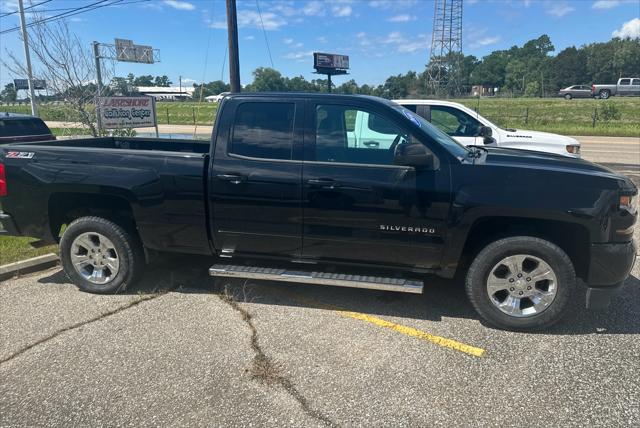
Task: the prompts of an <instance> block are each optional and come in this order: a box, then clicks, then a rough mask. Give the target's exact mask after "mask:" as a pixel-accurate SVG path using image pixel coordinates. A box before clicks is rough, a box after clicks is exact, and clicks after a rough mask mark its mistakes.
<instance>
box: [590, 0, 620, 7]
mask: <svg viewBox="0 0 640 428" xmlns="http://www.w3.org/2000/svg"><path fill="white" fill-rule="evenodd" d="M619 4H620V2H619V1H618V0H598V1H596V2H594V3H593V4H592V5H591V9H611V8H614V7H616V6H618V5H619Z"/></svg>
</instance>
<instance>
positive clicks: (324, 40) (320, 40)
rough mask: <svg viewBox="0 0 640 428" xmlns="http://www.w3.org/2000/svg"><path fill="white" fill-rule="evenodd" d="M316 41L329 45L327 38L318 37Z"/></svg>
mask: <svg viewBox="0 0 640 428" xmlns="http://www.w3.org/2000/svg"><path fill="white" fill-rule="evenodd" d="M316 41H317V42H318V43H327V38H326V37H325V36H320V37H316Z"/></svg>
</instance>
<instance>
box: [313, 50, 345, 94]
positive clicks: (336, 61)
mask: <svg viewBox="0 0 640 428" xmlns="http://www.w3.org/2000/svg"><path fill="white" fill-rule="evenodd" d="M313 68H315V69H316V74H325V75H326V76H327V85H328V88H327V89H328V91H329V92H331V76H339V75H344V74H348V72H347V70H348V69H349V57H348V56H347V55H338V54H328V53H321V52H314V53H313Z"/></svg>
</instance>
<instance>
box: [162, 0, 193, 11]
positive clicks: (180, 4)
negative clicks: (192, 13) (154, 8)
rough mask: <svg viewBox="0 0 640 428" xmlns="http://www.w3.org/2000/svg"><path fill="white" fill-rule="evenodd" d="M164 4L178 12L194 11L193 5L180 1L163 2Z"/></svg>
mask: <svg viewBox="0 0 640 428" xmlns="http://www.w3.org/2000/svg"><path fill="white" fill-rule="evenodd" d="M163 3H164V4H166V5H167V6H170V7H172V8H174V9H178V10H194V9H195V8H196V7H195V5H194V4H192V3H189V2H188V1H182V0H164V1H163Z"/></svg>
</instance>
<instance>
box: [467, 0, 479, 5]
mask: <svg viewBox="0 0 640 428" xmlns="http://www.w3.org/2000/svg"><path fill="white" fill-rule="evenodd" d="M476 3H478V0H467V5H472V4H476Z"/></svg>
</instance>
